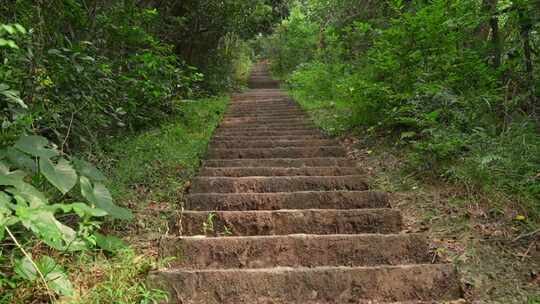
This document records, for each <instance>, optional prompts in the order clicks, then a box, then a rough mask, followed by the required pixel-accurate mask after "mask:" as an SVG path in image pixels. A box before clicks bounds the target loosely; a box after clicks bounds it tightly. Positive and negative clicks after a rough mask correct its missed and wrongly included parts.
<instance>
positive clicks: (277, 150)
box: [208, 146, 347, 159]
mask: <svg viewBox="0 0 540 304" xmlns="http://www.w3.org/2000/svg"><path fill="white" fill-rule="evenodd" d="M346 155H347V153H346V151H345V149H344V148H343V147H341V146H318V147H273V148H260V149H259V148H235V149H223V148H210V150H209V151H208V158H213V159H238V158H279V157H288V158H308V157H345V156H346Z"/></svg>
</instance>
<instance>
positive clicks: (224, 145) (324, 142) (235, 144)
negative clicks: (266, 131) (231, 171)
mask: <svg viewBox="0 0 540 304" xmlns="http://www.w3.org/2000/svg"><path fill="white" fill-rule="evenodd" d="M336 144H337V142H336V141H335V140H331V139H315V140H255V141H242V140H231V141H217V142H211V143H210V147H213V148H220V149H231V148H241V149H242V148H273V147H315V146H333V145H336Z"/></svg>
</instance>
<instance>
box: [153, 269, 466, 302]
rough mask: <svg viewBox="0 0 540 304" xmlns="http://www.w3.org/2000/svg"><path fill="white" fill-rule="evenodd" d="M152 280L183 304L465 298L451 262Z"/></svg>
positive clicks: (196, 273) (193, 273) (188, 273)
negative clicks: (462, 295) (448, 263)
mask: <svg viewBox="0 0 540 304" xmlns="http://www.w3.org/2000/svg"><path fill="white" fill-rule="evenodd" d="M149 282H152V283H153V284H152V286H153V287H161V288H164V289H165V290H169V291H171V294H172V296H173V299H171V300H172V301H175V303H184V304H199V303H201V304H202V303H205V304H218V303H223V304H233V303H235V304H242V303H280V304H282V303H283V304H284V303H289V304H290V303H295V304H304V303H313V304H315V303H361V302H360V301H362V300H374V301H386V302H392V301H393V302H396V301H430V300H439V301H449V300H455V299H458V298H459V297H460V296H461V291H460V287H459V281H458V279H457V275H456V271H455V269H454V267H452V266H451V265H447V264H435V265H428V264H421V265H400V266H375V267H315V268H289V267H276V268H265V269H213V270H205V269H202V270H182V269H168V270H161V271H156V272H153V273H152V274H151V275H150V278H149ZM175 290H176V291H181V294H180V293H178V292H174V291H175Z"/></svg>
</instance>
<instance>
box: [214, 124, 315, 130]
mask: <svg viewBox="0 0 540 304" xmlns="http://www.w3.org/2000/svg"><path fill="white" fill-rule="evenodd" d="M313 130H316V129H315V127H313V126H310V125H307V124H305V125H282V124H276V125H267V126H265V125H259V126H251V127H250V126H242V125H240V126H227V125H225V126H223V125H222V126H220V127H219V128H218V129H217V130H216V131H218V132H219V131H229V132H258V131H263V132H277V131H313Z"/></svg>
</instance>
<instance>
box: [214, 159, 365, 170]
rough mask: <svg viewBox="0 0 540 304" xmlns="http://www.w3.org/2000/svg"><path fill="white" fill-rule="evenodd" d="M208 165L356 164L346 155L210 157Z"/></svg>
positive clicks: (320, 165) (341, 165)
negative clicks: (254, 157) (259, 157)
mask: <svg viewBox="0 0 540 304" xmlns="http://www.w3.org/2000/svg"><path fill="white" fill-rule="evenodd" d="M204 165H205V166H206V167H291V168H299V167H347V166H351V167H354V166H356V165H355V163H354V161H352V160H349V159H347V158H345V157H315V158H267V159H247V158H246V159H208V160H206V161H204Z"/></svg>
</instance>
